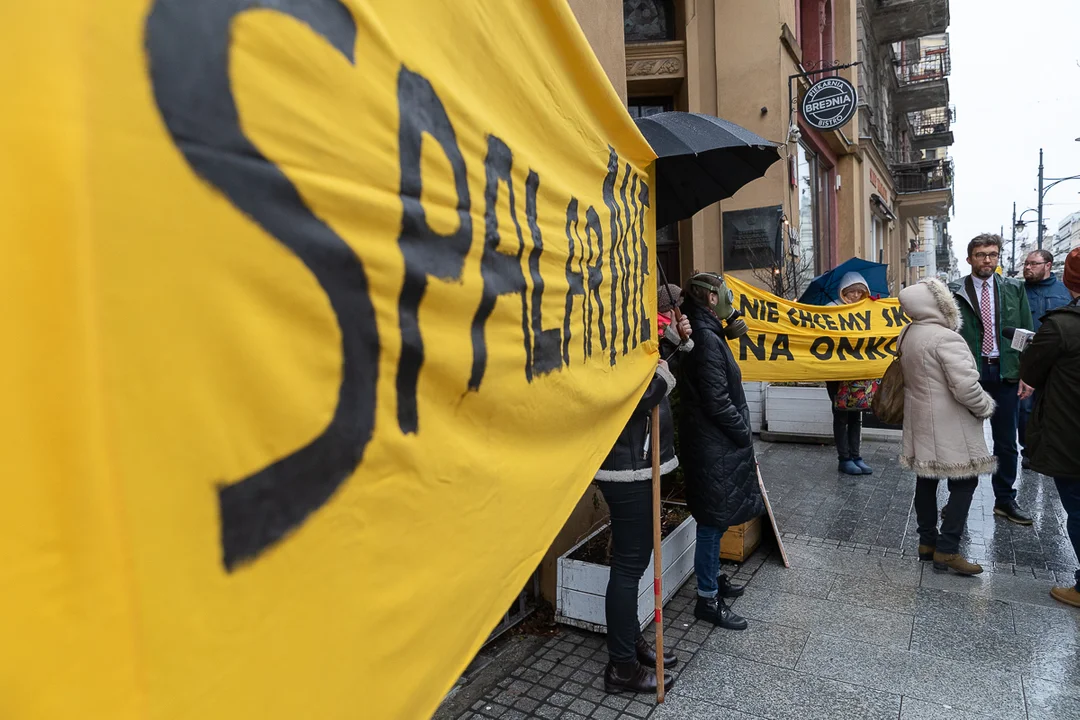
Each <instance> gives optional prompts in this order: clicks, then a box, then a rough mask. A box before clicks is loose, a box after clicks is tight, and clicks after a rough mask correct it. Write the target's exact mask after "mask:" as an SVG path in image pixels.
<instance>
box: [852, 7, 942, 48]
mask: <svg viewBox="0 0 1080 720" xmlns="http://www.w3.org/2000/svg"><path fill="white" fill-rule="evenodd" d="M866 4H867V7H868V9H870V10H871V19H872V20H871V21H872V22H873V24H874V35H875V36H876V37H877V40H878V42H880V43H894V42H900V41H902V40H913V39H914V38H918V37H922V36H924V35H933V34H935V33H941V32H945V29H946V28H948V27H949V0H866Z"/></svg>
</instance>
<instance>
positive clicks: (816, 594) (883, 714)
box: [458, 443, 1080, 720]
mask: <svg viewBox="0 0 1080 720" xmlns="http://www.w3.org/2000/svg"><path fill="white" fill-rule="evenodd" d="M897 451H898V448H897V447H896V445H895V443H866V445H865V447H864V455H865V456H866V457H867V458H868V459H871V462H872V464H874V465H875V467H876V468H877V469H878V471H877V472H876V473H875V474H874V475H873V476H864V477H861V478H858V477H856V478H849V477H847V476H841V475H837V474H836V472H835V459H834V457H833V451H832V448H830V447H814V446H806V445H766V446H763V447H762V452H761V453H760V457H761V466H762V473H763V475H764V477H765V480H766V484H767V486H768V488H769V495H770V499H771V500H772V503H773V505H774V508H775V510H776V514H777V516H778V519H779V523H780V527H781V530H782V532H783V534H784V542H785V546H786V548H787V550H788V554H789V556H790V559H791V564H792V567H791V568H784V567H783V565H782V564H781V562H780V559H779V555H778V553H777V552H776V551H775V548H774V547H770V546H765V547H763V548H761V549H759V551H758V552H757V553H755V555H754V556H752V557H751V558H750V559H749V560H748V561H747V562H745V563H743V564H742V565H741V566H739V567H728V568H726V570H727V571H728V572H729V573H731V574H734V576H735V577H736V579H737V580H738V581H741V582H745V583H746V584H747V590H746V594H745V596H744V597H742V598H740V599H739V600H737V601H736V602H735V603H734V607H735V609H736V610H737V611H738V612H739V613H740V614H742V615H744V616H746V617H747V618H748V619H749V621H750V628H749V629H748V630H747V631H745V632H741V633H739V632H731V631H724V630H719V629H716V628H713V627H712V626H709V625H706V624H704V623H701V622H699V621H697V620H696V619H695V618H694V616H693V599H694V589H693V588H694V585H693V579H692V578H691V580H690V582H688V583H687V584H686V585H685V586H684V587H683V588H682V589H681V590H680V591H679V593H678V594H677V595H676V596H675V597H674V598H673V599H672V600H671V602H669V603H668V605H667V607H666V608H665V630H664V633H665V639H666V643H667V644H668V646H669V647H673V648H674V649H675V652H676V654H677V655H678V656H679V659H680V663H679V666H678V668H677V673H676V675H677V681H676V685H675V688H674V689H673V690H672V692H671V693H669V695H668V698H667V701H666V702H665V703H664V704H663V705H662V706H659V707H658V706H657V705H656V702H655V698H653V697H650V696H632V695H629V694H623V695H608V694H606V693H605V692H604V691H603V680H602V673H603V668H604V665H605V663H606V662H607V651H606V647H605V644H604V638H603V637H602V636H599V635H594V634H590V633H585V632H579V631H576V630H571V629H565V630H562V631H561V632H560V633H559V634H558V636H556V637H553V638H551V639H549V640H547V641H546V642H543V643H539V644H538V647H537V648H536V650H535V651H534V652H531V653H530V654H528V656H527V657H525V658H524V659H523V660H522V661H521V662H520V663H519V664H517V665H516V666H514V667H511V668H507V669H506V672H505V673H504V675H505V676H504V677H502V678H501V679H500V680H498V681H497V682H495V683H494V686H493V687H492V688H491V689H490V690H489V691H488V692H487V693H486V695H484V697H483V698H482V699H481V700H478V701H476V702H475V703H473V704H472V706H471V707H470V708H469V709H468V710H466V711H465V712H464V713H461V714H459V716H458V717H459V718H460V720H480V719H482V718H499V719H501V720H525V719H526V718H549V719H550V718H565V719H566V720H582V719H584V718H594V719H596V720H615V719H616V718H650V719H651V720H670V719H673V718H687V719H690V718H701V719H705V718H730V719H732V720H750V719H752V718H768V719H772V720H787V719H788V718H791V719H792V720H794V719H796V718H797V719H798V720H815V719H820V720H845V719H847V718H851V719H852V720H855V719H858V720H863V719H867V718H869V719H873V718H882V719H884V718H888V719H890V720H895V719H897V718H899V719H900V720H920V719H923V720H944V719H948V720H975V719H977V718H1001V719H1004V720H1012V719H1014V718H1015V719H1017V720H1019V719H1024V718H1031V719H1033V720H1035V719H1040V720H1042V719H1045V720H1050V719H1054V720H1059V719H1064V718H1080V611H1077V610H1073V609H1070V608H1067V607H1064V606H1062V605H1060V604H1058V603H1057V602H1056V601H1054V600H1053V599H1052V598H1051V597H1050V596H1049V594H1048V591H1049V588H1050V586H1051V584H1052V583H1053V582H1054V581H1055V580H1060V581H1062V582H1067V581H1069V580H1071V577H1072V570H1073V569H1074V566H1075V560H1073V559H1072V557H1071V553H1072V550H1071V546H1069V545H1068V539H1067V538H1066V537H1065V531H1064V527H1063V523H1064V514H1063V513H1062V512H1061V508H1060V503H1059V502H1058V500H1057V495H1056V493H1055V492H1054V486H1053V482H1052V481H1050V480H1049V479H1048V478H1043V477H1042V476H1039V475H1035V474H1025V475H1024V476H1023V477H1022V478H1021V479H1020V481H1018V488H1019V500H1020V503H1021V504H1022V505H1024V506H1025V507H1026V508H1027V509H1028V510H1030V511H1032V512H1033V514H1034V515H1035V517H1036V523H1035V526H1034V527H1027V528H1024V527H1020V526H1015V525H1012V524H1010V523H1008V522H1007V521H1005V520H1002V519H998V518H994V516H993V514H992V509H993V494H992V491H991V490H990V487H989V481H988V480H984V481H983V482H982V483H981V484H980V488H979V490H978V492H977V494H976V498H975V503H974V504H973V506H972V511H971V517H970V519H969V523H968V530H967V533H966V534H965V537H964V545H963V551H964V552H967V553H968V554H969V555H972V556H975V557H976V558H978V559H979V561H980V562H983V563H984V565H988V567H987V570H988V571H987V572H986V573H985V574H984V575H982V576H978V577H974V578H962V577H959V576H956V575H948V574H939V573H936V572H934V571H933V569H932V568H931V567H930V565H929V564H928V563H921V562H919V560H918V558H917V555H916V552H915V548H916V545H917V542H918V541H917V538H916V536H915V534H914V517H913V514H912V512H911V500H912V495H913V492H914V482H915V480H914V477H913V476H911V475H910V474H908V473H904V472H901V471H900V469H899V468H898V467H897V466H896V462H895V458H896V455H897ZM942 490H943V493H942V495H943V497H944V488H942Z"/></svg>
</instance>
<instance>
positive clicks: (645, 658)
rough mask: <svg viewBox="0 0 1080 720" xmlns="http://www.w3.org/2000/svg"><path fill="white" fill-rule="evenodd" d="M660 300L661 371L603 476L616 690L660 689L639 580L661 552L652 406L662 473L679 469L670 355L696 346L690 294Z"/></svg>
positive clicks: (609, 682) (667, 659)
mask: <svg viewBox="0 0 1080 720" xmlns="http://www.w3.org/2000/svg"><path fill="white" fill-rule="evenodd" d="M659 295H660V297H659V298H658V301H659V302H658V308H659V310H660V315H659V318H658V323H657V324H658V327H659V334H660V338H661V340H660V359H659V360H658V362H657V367H656V374H655V375H654V377H653V379H652V382H651V383H649V387H648V388H647V389H646V390H645V394H644V395H643V396H642V398H641V400H640V401H639V402H638V405H637V408H635V410H634V413H633V415H632V416H631V417H630V420H629V421H628V422H627V423H626V426H625V427H624V428H623V431H622V433H621V434H620V435H619V437H618V439H617V440H616V441H615V445H614V446H613V447H612V448H611V452H609V453H608V456H607V458H605V459H604V462H603V464H602V465H601V466H600V469H599V470H598V471H597V472H596V476H595V480H596V484H597V486H598V487H599V488H600V492H601V493H602V494H603V495H604V500H605V501H607V504H608V509H609V510H610V512H611V546H612V547H611V573H610V574H609V576H608V585H607V596H606V599H605V605H604V608H605V613H606V615H607V627H608V632H607V645H608V665H607V668H606V670H605V671H604V689H605V690H606V691H607V692H609V693H615V692H620V691H624V690H626V691H630V692H643V693H655V692H656V671H655V666H656V650H655V649H653V648H652V647H650V646H649V644H648V643H647V642H646V641H645V638H643V637H642V636H641V627H640V626H638V619H637V600H638V598H637V595H638V583H640V582H641V576H642V575H643V574H644V573H645V570H646V568H648V566H649V558H650V557H651V556H652V551H653V534H652V529H653V526H652V522H653V519H652V511H653V505H652V485H651V483H650V480H651V479H652V456H651V454H650V449H651V442H650V440H651V438H650V437H649V433H650V426H651V422H650V417H651V413H652V409H653V408H654V407H656V406H657V405H659V406H660V472H661V473H662V474H665V473H669V472H671V471H673V470H674V469H675V468H677V467H678V466H679V458H678V457H676V455H675V431H674V423H673V421H672V415H671V403H670V402H669V400H668V395H669V394H670V393H671V390H672V389H673V388H674V387H675V376H674V375H673V374H672V372H671V370H670V369H669V367H668V362H667V361H666V360H665V359H664V358H665V357H669V356H670V357H671V360H672V363H673V364H675V357H677V356H678V354H680V353H679V352H678V351H682V352H683V353H685V352H688V351H689V350H690V349H691V348H693V346H694V343H693V341H692V340H691V339H690V323H689V321H688V320H687V319H686V318H685V317H683V318H681V319H680V320H679V321H677V322H676V321H675V310H674V308H675V307H676V306H677V305H678V303H679V301H680V300H681V297H682V290H681V289H680V288H679V287H678V286H677V285H665V286H662V287H661V288H660V291H659ZM677 662H678V658H677V657H676V656H675V653H673V652H671V651H669V650H665V652H664V667H674V666H675V664H676V663H677ZM665 676H666V677H665V678H664V689H665V690H667V689H669V688H670V687H671V685H672V678H671V677H670V676H667V673H665Z"/></svg>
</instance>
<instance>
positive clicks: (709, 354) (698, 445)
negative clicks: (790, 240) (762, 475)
mask: <svg viewBox="0 0 1080 720" xmlns="http://www.w3.org/2000/svg"><path fill="white" fill-rule="evenodd" d="M687 294H688V295H689V297H690V302H688V303H686V315H687V317H689V318H690V325H691V327H692V328H693V332H694V349H693V350H692V351H690V352H689V353H687V356H686V357H685V358H684V359H683V362H682V368H681V370H682V372H681V377H682V379H683V383H682V388H683V390H682V393H681V397H680V402H679V407H680V421H681V422H680V425H679V433H680V434H679V438H680V440H681V452H682V454H683V472H684V474H685V477H686V499H687V504H688V505H689V506H690V512H692V513H693V515H694V519H695V520H697V523H698V529H697V549H696V551H695V555H694V570H695V572H696V574H697V586H698V601H697V606H696V607H695V608H694V614H695V615H696V616H697V617H698V618H699V619H701V620H707V621H709V622H712V623H714V624H716V625H719V626H720V627H723V628H727V629H731V630H743V629H745V628H746V620H744V619H743V618H741V617H739V616H738V615H736V614H735V613H734V612H733V611H732V610H731V609H730V608H728V606H727V604H726V603H725V602H724V598H731V597H738V596H739V595H741V594H742V588H741V587H736V586H733V585H731V583H730V582H729V581H728V579H727V578H726V577H724V576H721V575H719V572H720V538H721V537H722V536H723V534H724V532H725V531H726V530H727V529H728V527H730V526H731V525H738V524H740V523H743V522H746V521H747V520H750V519H752V518H754V517H756V516H758V515H760V514H761V513H762V511H763V510H764V502H763V500H762V497H761V490H760V489H759V487H758V483H757V473H756V472H755V460H754V440H753V436H752V435H751V431H750V410H749V408H748V407H747V406H746V395H745V393H744V392H743V387H742V373H741V372H740V370H739V366H738V364H736V362H735V357H734V355H732V353H731V350H730V348H728V345H727V339H728V338H735V337H738V336H739V335H740V334H744V333H745V332H746V324H745V323H744V322H743V321H742V320H740V319H739V318H738V313H737V312H736V311H735V308H734V307H733V304H732V295H731V291H730V290H728V288H727V286H726V285H725V284H724V280H723V278H722V277H720V276H719V275H715V274H712V273H699V274H697V275H695V276H694V277H692V278H691V279H690V286H689V288H688V292H687ZM725 323H726V325H727V326H726V327H725Z"/></svg>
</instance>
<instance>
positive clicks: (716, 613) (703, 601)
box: [694, 595, 746, 630]
mask: <svg viewBox="0 0 1080 720" xmlns="http://www.w3.org/2000/svg"><path fill="white" fill-rule="evenodd" d="M694 617H696V618H697V619H698V620H706V621H708V622H711V623H712V624H713V625H716V626H718V627H722V628H724V629H725V630H745V629H746V618H743V617H740V616H739V615H736V614H735V611H734V610H732V609H731V608H729V607H728V606H727V603H725V602H724V601H723V599H722V598H719V597H712V598H703V597H701V596H700V595H699V596H698V599H697V605H695V606H694Z"/></svg>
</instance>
